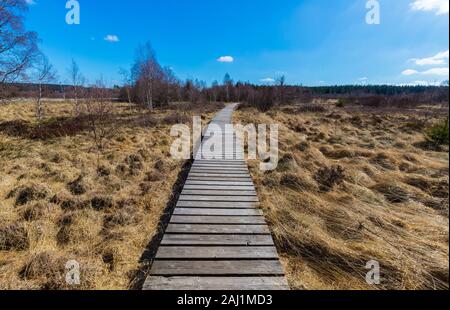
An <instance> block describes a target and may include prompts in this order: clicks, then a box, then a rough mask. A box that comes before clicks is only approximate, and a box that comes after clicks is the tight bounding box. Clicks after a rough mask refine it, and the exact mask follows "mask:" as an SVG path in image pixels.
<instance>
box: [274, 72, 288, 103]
mask: <svg viewBox="0 0 450 310" xmlns="http://www.w3.org/2000/svg"><path fill="white" fill-rule="evenodd" d="M276 83H277V92H278V101H279V103H280V104H284V103H286V77H285V76H284V75H282V76H280V77H278V78H277V80H276Z"/></svg>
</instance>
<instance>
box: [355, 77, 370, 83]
mask: <svg viewBox="0 0 450 310" xmlns="http://www.w3.org/2000/svg"><path fill="white" fill-rule="evenodd" d="M368 79H369V78H368V77H362V78H359V79H358V81H361V82H364V81H367V80H368Z"/></svg>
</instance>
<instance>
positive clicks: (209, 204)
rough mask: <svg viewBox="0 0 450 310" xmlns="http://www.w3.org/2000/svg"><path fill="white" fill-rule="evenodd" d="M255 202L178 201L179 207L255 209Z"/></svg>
mask: <svg viewBox="0 0 450 310" xmlns="http://www.w3.org/2000/svg"><path fill="white" fill-rule="evenodd" d="M257 205H258V204H257V203H255V202H226V201H222V202H217V201H178V203H177V207H189V208H208V209H254V208H256V206H257Z"/></svg>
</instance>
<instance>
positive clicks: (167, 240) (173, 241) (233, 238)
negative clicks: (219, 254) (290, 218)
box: [161, 234, 273, 246]
mask: <svg viewBox="0 0 450 310" xmlns="http://www.w3.org/2000/svg"><path fill="white" fill-rule="evenodd" d="M161 245H191V246H192V245H216V246H217V245H222V246H230V245H242V246H257V245H273V240H272V236H271V235H192V234H189V235H180V234H165V235H164V237H163V240H162V242H161Z"/></svg>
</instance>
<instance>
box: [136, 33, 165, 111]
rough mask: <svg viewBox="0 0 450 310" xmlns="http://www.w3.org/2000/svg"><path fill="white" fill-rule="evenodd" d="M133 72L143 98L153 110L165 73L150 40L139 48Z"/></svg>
mask: <svg viewBox="0 0 450 310" xmlns="http://www.w3.org/2000/svg"><path fill="white" fill-rule="evenodd" d="M132 74H133V78H134V80H135V82H136V84H137V86H138V90H139V94H140V97H141V100H142V101H143V102H144V103H145V105H146V106H147V108H148V109H149V110H153V108H154V101H155V97H156V93H157V91H158V86H160V85H161V82H162V80H163V76H164V74H163V71H162V69H161V66H160V64H159V63H158V60H157V59H156V53H155V51H154V50H153V48H152V46H151V44H150V43H149V42H148V43H146V44H145V45H142V46H140V47H139V48H138V49H137V51H136V59H135V63H134V65H133V69H132Z"/></svg>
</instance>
